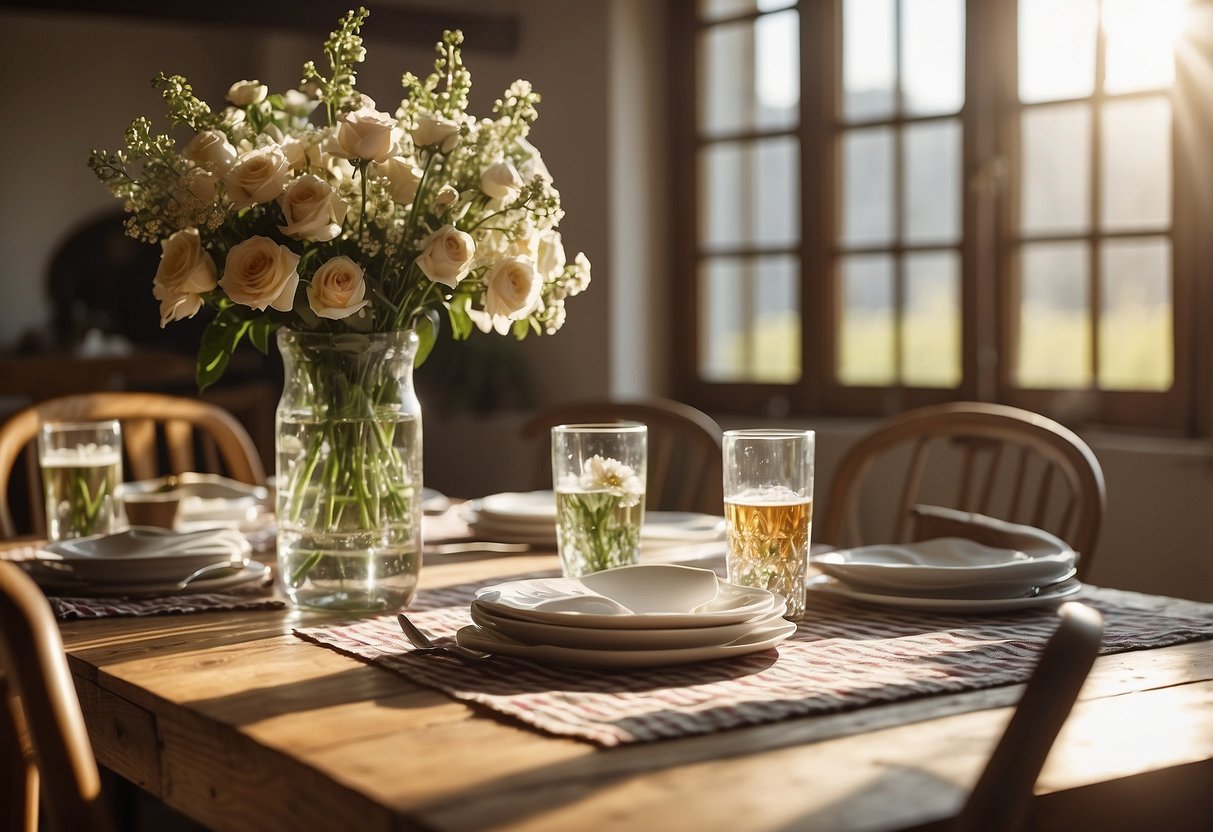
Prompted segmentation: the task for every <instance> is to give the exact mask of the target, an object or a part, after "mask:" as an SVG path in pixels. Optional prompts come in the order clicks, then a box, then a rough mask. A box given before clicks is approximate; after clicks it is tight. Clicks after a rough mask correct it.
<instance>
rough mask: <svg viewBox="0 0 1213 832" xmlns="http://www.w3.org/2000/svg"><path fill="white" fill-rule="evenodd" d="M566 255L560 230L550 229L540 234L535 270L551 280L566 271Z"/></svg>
mask: <svg viewBox="0 0 1213 832" xmlns="http://www.w3.org/2000/svg"><path fill="white" fill-rule="evenodd" d="M565 263H566V257H565V253H564V243H562V242H561V240H560V232H559V231H552V230H550V229H549V230H548V231H545V232H543V233H542V234H540V235H539V245H538V246H537V247H536V252H535V270H536V271H537V272H539V274H540V275H541V276H542V277H543V279H544V280H551V279H553V278H555V277H557V276H559V275H560V273H561V272H563V271H564V266H565Z"/></svg>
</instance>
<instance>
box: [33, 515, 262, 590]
mask: <svg viewBox="0 0 1213 832" xmlns="http://www.w3.org/2000/svg"><path fill="white" fill-rule="evenodd" d="M250 550H251V546H250V545H249V542H248V540H246V539H245V537H244V536H243V535H242V534H240V533H239V532H236V531H233V530H231V529H210V530H207V531H198V532H174V531H169V530H167V529H159V528H151V527H142V526H134V527H132V528H130V529H127V530H126V531H122V532H118V533H116V534H106V535H96V536H93V537H82V538H77V539H74V540H63V541H59V542H55V543H48V544H47V545H46V546H44V547H43V548H42V549H41V550H39V551H38V552H37V554H36V555H35V557H34V558H33V559H32V560H29V561H25V562H24V563H23V566H25V568H26V569H27V571H28V572H29V573H30V575H31V576H32V577H33V578H34V580H35V581H37V582H38V584H39V586H41V587H42V588H43V589H44V590H46V591H47V592H48V593H49V594H51V595H71V596H78V597H91V598H97V597H110V596H156V595H180V594H186V593H196V592H215V591H217V590H221V589H227V588H229V587H233V586H237V585H239V584H243V583H248V582H250V581H255V580H260V579H263V578H265V577H266V575H267V572H268V570H267V567H266V566H265V565H263V564H261V563H257V562H255V561H251V560H249V553H250Z"/></svg>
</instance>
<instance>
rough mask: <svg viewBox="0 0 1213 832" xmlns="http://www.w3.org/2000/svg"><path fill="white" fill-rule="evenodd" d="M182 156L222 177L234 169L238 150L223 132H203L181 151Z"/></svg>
mask: <svg viewBox="0 0 1213 832" xmlns="http://www.w3.org/2000/svg"><path fill="white" fill-rule="evenodd" d="M181 155H182V156H184V157H185V158H186V159H189V160H190V161H191V162H193V163H194V164H196V165H198V166H199V167H203V168H206V169H207V170H209V171H210V172H211V173H217V174H219V175H220V176H222V175H223V174H225V173H227V172H228V171H229V170H231V169H232V165H234V164H235V163H236V148H234V147H232V143H231V142H229V141H228V140H227V136H226V135H225V134H224V132H223V131H222V130H203V131H202V132H201V133H198V134H196V135H195V136H194V138H192V139H190V143H189V144H187V145H186V146H185V148H184V149H183V150H182V151H181Z"/></svg>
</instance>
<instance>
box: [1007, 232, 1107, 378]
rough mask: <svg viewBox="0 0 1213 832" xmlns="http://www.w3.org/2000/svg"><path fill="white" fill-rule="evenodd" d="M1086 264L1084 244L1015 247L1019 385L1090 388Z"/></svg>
mask: <svg viewBox="0 0 1213 832" xmlns="http://www.w3.org/2000/svg"><path fill="white" fill-rule="evenodd" d="M1089 263H1090V261H1089V259H1088V253H1087V246H1086V244H1084V243H1033V244H1030V245H1025V246H1023V248H1022V249H1021V252H1020V275H1019V278H1020V284H1019V285H1020V308H1019V345H1018V346H1019V351H1018V352H1019V354H1018V364H1017V366H1016V371H1017V373H1016V375H1017V377H1016V382H1017V383H1018V384H1019V386H1021V387H1040V388H1060V387H1089V386H1090V384H1091V315H1090V312H1089V310H1090V291H1089V284H1088V280H1089V274H1090V265H1089Z"/></svg>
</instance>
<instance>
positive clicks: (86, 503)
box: [38, 419, 122, 540]
mask: <svg viewBox="0 0 1213 832" xmlns="http://www.w3.org/2000/svg"><path fill="white" fill-rule="evenodd" d="M38 460H39V463H40V464H41V467H42V488H43V493H44V494H45V496H46V529H47V536H48V537H49V538H50V539H51V540H66V539H68V538H72V537H87V536H89V535H93V534H105V533H108V532H110V531H113V530H114V526H115V524H116V521H117V518H118V510H119V505H118V498H117V496H116V495H115V492H116V491H117V489H118V484H119V483H120V482H122V427H121V425H119V424H118V421H117V420H116V419H110V420H106V421H101V422H46V423H44V424H43V425H42V430H41V431H40V432H39V434H38Z"/></svg>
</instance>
